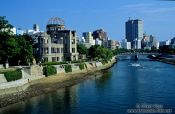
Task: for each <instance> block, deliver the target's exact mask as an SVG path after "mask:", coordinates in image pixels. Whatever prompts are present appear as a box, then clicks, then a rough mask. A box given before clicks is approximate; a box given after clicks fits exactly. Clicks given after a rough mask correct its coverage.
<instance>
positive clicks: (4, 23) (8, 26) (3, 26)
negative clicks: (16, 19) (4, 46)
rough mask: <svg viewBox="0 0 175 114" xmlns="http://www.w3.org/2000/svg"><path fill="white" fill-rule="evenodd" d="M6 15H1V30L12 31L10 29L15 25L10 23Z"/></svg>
mask: <svg viewBox="0 0 175 114" xmlns="http://www.w3.org/2000/svg"><path fill="white" fill-rule="evenodd" d="M5 18H6V17H5V16H0V32H7V33H10V29H11V28H12V27H13V26H12V25H11V24H9V23H8V20H6V19H5Z"/></svg>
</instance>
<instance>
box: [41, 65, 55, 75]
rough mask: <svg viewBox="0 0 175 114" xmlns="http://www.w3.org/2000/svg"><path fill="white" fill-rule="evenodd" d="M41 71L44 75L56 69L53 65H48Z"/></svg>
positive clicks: (51, 73) (52, 72) (50, 73)
mask: <svg viewBox="0 0 175 114" xmlns="http://www.w3.org/2000/svg"><path fill="white" fill-rule="evenodd" d="M43 73H44V75H46V76H50V75H54V74H56V73H57V70H56V68H55V67H54V66H51V65H48V66H46V67H44V68H43Z"/></svg>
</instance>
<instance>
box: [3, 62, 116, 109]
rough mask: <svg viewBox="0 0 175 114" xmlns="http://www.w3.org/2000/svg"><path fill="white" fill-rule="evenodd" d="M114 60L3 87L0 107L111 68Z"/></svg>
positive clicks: (56, 88)
mask: <svg viewBox="0 0 175 114" xmlns="http://www.w3.org/2000/svg"><path fill="white" fill-rule="evenodd" d="M116 62H117V61H116V60H115V59H113V60H112V61H109V62H108V63H107V64H105V65H103V66H100V67H93V68H90V69H83V70H80V71H78V72H69V73H60V74H56V75H52V76H49V77H45V78H42V79H39V80H34V81H31V82H29V83H27V84H25V85H23V86H21V87H15V88H9V89H5V90H3V91H4V92H6V93H7V94H4V95H0V109H2V108H5V107H7V106H10V105H12V104H15V103H18V102H21V101H25V100H27V99H30V98H32V97H36V96H39V95H42V94H47V93H50V92H54V91H56V90H58V89H61V88H65V87H67V86H71V85H74V84H76V83H79V82H81V81H83V80H86V79H88V78H90V77H92V76H95V75H96V74H99V73H100V72H103V71H105V70H107V69H109V68H111V67H112V66H113V65H114V64H115V63H116ZM19 89H21V91H19ZM1 92H2V91H1Z"/></svg>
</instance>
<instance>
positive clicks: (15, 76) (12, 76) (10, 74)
mask: <svg viewBox="0 0 175 114" xmlns="http://www.w3.org/2000/svg"><path fill="white" fill-rule="evenodd" d="M4 76H5V78H6V79H7V81H8V82H10V81H15V80H19V79H21V78H22V72H21V70H20V69H17V70H15V71H7V72H4Z"/></svg>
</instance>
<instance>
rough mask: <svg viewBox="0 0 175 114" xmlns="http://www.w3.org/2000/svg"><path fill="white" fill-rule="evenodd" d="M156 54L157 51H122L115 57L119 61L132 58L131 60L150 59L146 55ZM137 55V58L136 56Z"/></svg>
mask: <svg viewBox="0 0 175 114" xmlns="http://www.w3.org/2000/svg"><path fill="white" fill-rule="evenodd" d="M153 54H154V55H158V53H122V54H119V55H117V59H118V60H119V61H125V60H133V61H137V60H139V61H150V59H149V58H147V56H148V55H153ZM136 56H137V58H136Z"/></svg>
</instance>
